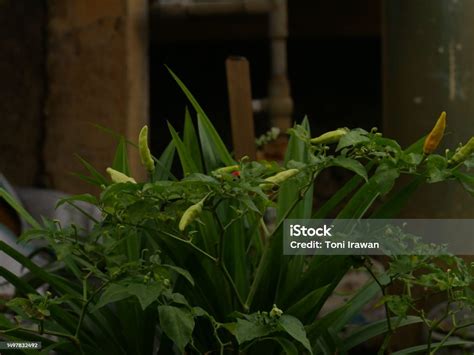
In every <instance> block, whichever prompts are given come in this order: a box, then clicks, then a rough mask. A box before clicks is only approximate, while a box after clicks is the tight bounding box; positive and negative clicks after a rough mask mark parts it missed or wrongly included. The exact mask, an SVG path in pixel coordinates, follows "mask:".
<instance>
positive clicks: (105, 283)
mask: <svg viewBox="0 0 474 355" xmlns="http://www.w3.org/2000/svg"><path fill="white" fill-rule="evenodd" d="M90 274H91V273H89V274H88V275H87V276H86V277H85V278H84V284H85V285H86V286H85V287H84V289H86V287H87V278H88V277H89V275H90ZM108 284H109V281H106V282H104V283H103V284H102V285H101V286H100V287H99V288H98V289H97V290H95V291H94V293H93V294H92V295H91V296H90V297H89V298H88V299H87V300H86V299H85V298H84V301H85V302H84V304H83V305H82V309H81V314H80V316H79V322H78V323H77V327H76V332H75V334H74V336H75V337H76V338H78V337H79V332H80V330H81V327H82V323H84V318H85V316H86V311H87V307H88V306H89V304H90V303H91V301H92V300H93V298H94V297H95V296H96V295H97V294H98V293H99V292H100V291H101V290H102V289H103V288H104V287H105V286H107V285H108ZM86 294H87V290H86ZM86 294H85V296H86Z"/></svg>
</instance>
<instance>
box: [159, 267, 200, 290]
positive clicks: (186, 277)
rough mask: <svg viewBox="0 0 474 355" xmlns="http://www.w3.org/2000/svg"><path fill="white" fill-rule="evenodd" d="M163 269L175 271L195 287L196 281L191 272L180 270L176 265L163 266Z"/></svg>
mask: <svg viewBox="0 0 474 355" xmlns="http://www.w3.org/2000/svg"><path fill="white" fill-rule="evenodd" d="M162 266H163V267H166V268H168V269H170V270H173V271H174V272H175V273H177V274H179V275H181V276H183V277H184V278H185V279H186V280H188V282H189V283H190V284H191V285H192V286H194V280H193V277H192V276H191V274H190V273H189V271H187V270H185V269H183V268H180V267H178V266H174V265H162Z"/></svg>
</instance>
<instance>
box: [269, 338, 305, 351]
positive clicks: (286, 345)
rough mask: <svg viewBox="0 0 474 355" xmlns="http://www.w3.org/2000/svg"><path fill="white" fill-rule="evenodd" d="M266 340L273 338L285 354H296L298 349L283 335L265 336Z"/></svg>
mask: <svg viewBox="0 0 474 355" xmlns="http://www.w3.org/2000/svg"><path fill="white" fill-rule="evenodd" d="M265 339H268V340H273V341H275V342H277V343H278V344H280V346H281V348H282V350H283V352H284V353H285V354H286V355H298V349H297V348H296V346H295V344H293V343H292V342H291V341H289V340H288V339H286V338H283V337H270V338H265Z"/></svg>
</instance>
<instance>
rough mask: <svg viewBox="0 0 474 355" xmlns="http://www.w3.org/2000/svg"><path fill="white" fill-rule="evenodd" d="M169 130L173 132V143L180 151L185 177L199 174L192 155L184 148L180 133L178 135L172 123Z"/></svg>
mask: <svg viewBox="0 0 474 355" xmlns="http://www.w3.org/2000/svg"><path fill="white" fill-rule="evenodd" d="M168 128H169V130H170V132H171V137H172V138H173V143H174V145H175V147H176V149H177V150H178V155H179V160H180V161H181V166H182V168H183V173H184V176H186V175H189V174H192V173H198V172H199V170H198V168H197V167H196V164H194V161H193V160H192V159H191V153H190V152H189V151H188V149H186V147H185V146H184V143H183V141H182V140H181V138H179V136H178V133H176V131H175V129H174V128H173V126H172V125H171V124H170V123H168Z"/></svg>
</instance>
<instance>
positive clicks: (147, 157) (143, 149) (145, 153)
mask: <svg viewBox="0 0 474 355" xmlns="http://www.w3.org/2000/svg"><path fill="white" fill-rule="evenodd" d="M138 151H139V153H140V160H141V161H142V164H143V165H144V166H145V168H146V170H147V171H148V172H150V173H152V172H153V171H154V170H155V161H154V160H153V158H152V156H151V152H150V148H148V126H143V128H142V130H141V131H140V134H139V135H138Z"/></svg>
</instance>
